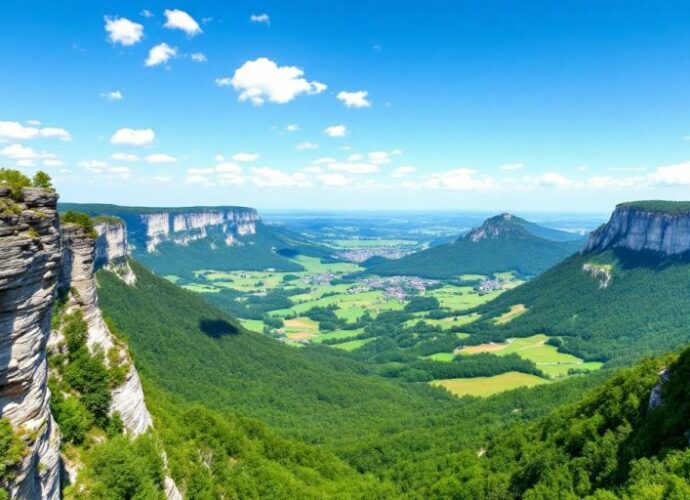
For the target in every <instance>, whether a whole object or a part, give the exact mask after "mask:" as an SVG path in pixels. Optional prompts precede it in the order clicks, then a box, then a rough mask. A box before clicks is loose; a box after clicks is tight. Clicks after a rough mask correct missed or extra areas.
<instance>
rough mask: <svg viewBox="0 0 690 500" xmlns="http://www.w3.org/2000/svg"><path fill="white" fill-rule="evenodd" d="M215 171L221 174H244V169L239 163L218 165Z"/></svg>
mask: <svg viewBox="0 0 690 500" xmlns="http://www.w3.org/2000/svg"><path fill="white" fill-rule="evenodd" d="M214 170H215V172H216V173H219V174H241V173H242V167H240V166H239V165H238V164H237V163H232V162H223V163H218V164H217V165H216V166H215V168H214Z"/></svg>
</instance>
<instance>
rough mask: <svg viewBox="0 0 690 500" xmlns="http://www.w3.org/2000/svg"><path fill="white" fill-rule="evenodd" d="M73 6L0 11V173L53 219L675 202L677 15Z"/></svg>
mask: <svg viewBox="0 0 690 500" xmlns="http://www.w3.org/2000/svg"><path fill="white" fill-rule="evenodd" d="M71 5H72V7H71V8H70V9H67V8H66V7H65V6H64V5H60V4H58V3H55V2H39V1H36V0H29V1H24V2H7V4H6V5H4V9H3V16H2V18H1V19H0V30H1V32H2V33H3V38H2V47H3V49H4V50H3V79H2V80H1V81H0V109H1V110H2V112H1V113H0V166H4V167H12V168H18V169H20V170H22V171H24V172H25V173H27V174H29V175H32V174H33V173H34V172H35V171H36V170H38V169H43V170H45V171H47V172H48V173H49V174H50V175H51V176H52V177H53V179H54V183H55V185H56V187H57V189H58V190H59V191H60V193H61V195H62V200H64V201H70V202H100V203H117V204H123V205H145V206H191V205H245V206H252V207H257V208H259V209H269V210H277V209H287V210H295V209H305V210H317V211H318V210H481V211H490V212H498V211H504V210H510V211H517V212H525V211H528V212H532V211H542V212H545V211H558V212H570V211H574V212H610V210H611V209H612V208H613V206H614V205H615V204H616V203H618V202H622V201H627V200H632V199H655V198H663V199H684V198H685V199H686V198H687V190H688V186H690V140H688V139H690V121H689V120H688V118H689V114H690V108H689V107H688V101H687V89H688V88H690V86H689V85H688V84H689V83H690V82H689V80H690V78H689V77H690V71H689V70H688V69H687V67H686V65H684V61H685V59H686V54H687V52H688V49H689V48H690V31H688V29H687V26H688V21H689V20H690V5H689V4H687V3H686V2H680V1H668V2H664V3H663V4H652V3H649V2H641V1H632V2H626V3H625V4H623V5H621V4H620V3H619V2H611V1H604V2H593V1H587V2H575V1H566V2H558V3H557V4H555V3H553V2H545V1H531V2H529V3H525V4H522V5H520V6H516V5H515V4H514V3H509V2H506V1H498V0H494V1H489V2H481V3H479V2H440V1H431V2H427V3H425V4H424V5H423V6H422V5H415V6H404V7H401V6H400V4H392V3H388V2H380V3H375V4H372V3H371V2H368V3H366V4H365V3H363V2H359V1H349V2H331V3H330V4H329V8H328V9H324V8H323V5H322V4H321V3H316V2H312V1H300V2H298V3H296V4H295V3H294V2H293V3H291V5H290V6H287V5H285V2H277V1H266V2H261V3H256V2H248V1H238V2H234V3H233V4H232V5H230V4H227V3H224V2H223V3H221V2H211V3H209V4H206V5H200V4H198V3H193V2H178V3H177V4H171V3H168V2H159V1H151V2H141V3H140V2H105V3H98V4H96V3H92V2H86V1H79V2H73V3H72V4H71ZM29 63H30V64H29Z"/></svg>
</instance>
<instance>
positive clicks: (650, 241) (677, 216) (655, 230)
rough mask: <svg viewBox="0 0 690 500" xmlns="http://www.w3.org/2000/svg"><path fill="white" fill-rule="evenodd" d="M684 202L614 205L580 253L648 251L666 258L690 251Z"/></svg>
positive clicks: (689, 226) (689, 225)
mask: <svg viewBox="0 0 690 500" xmlns="http://www.w3.org/2000/svg"><path fill="white" fill-rule="evenodd" d="M683 207H684V203H683V202H635V203H622V204H620V205H617V206H616V209H615V210H614V212H613V214H612V215H611V219H610V220H609V221H608V222H607V223H606V224H604V225H602V226H601V227H599V228H598V229H597V230H596V231H594V232H593V233H592V234H591V235H590V237H589V241H588V242H587V244H586V245H585V247H584V249H583V252H584V253H590V252H599V251H604V250H608V249H627V250H632V251H651V252H657V253H661V254H663V255H666V256H674V255H681V254H685V253H687V252H690V212H688V211H686V210H685V209H684V208H683Z"/></svg>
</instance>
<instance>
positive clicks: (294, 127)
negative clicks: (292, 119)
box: [284, 123, 299, 132]
mask: <svg viewBox="0 0 690 500" xmlns="http://www.w3.org/2000/svg"><path fill="white" fill-rule="evenodd" d="M284 130H285V132H297V131H298V130H299V125H297V124H295V123H290V124H289V125H285V129H284Z"/></svg>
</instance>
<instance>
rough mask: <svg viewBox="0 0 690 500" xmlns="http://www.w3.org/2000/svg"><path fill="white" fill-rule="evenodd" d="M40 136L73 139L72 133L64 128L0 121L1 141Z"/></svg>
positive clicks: (65, 139) (64, 139)
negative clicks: (30, 125)
mask: <svg viewBox="0 0 690 500" xmlns="http://www.w3.org/2000/svg"><path fill="white" fill-rule="evenodd" d="M34 123H36V122H34ZM38 123H40V122H38ZM38 137H56V138H58V139H62V140H63V141H69V140H70V139H71V135H70V133H69V132H67V130H65V129H64V128H58V127H44V128H37V127H25V126H24V125H22V124H21V123H19V122H10V121H0V142H4V141H8V140H14V141H21V140H25V139H36V138H38Z"/></svg>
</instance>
